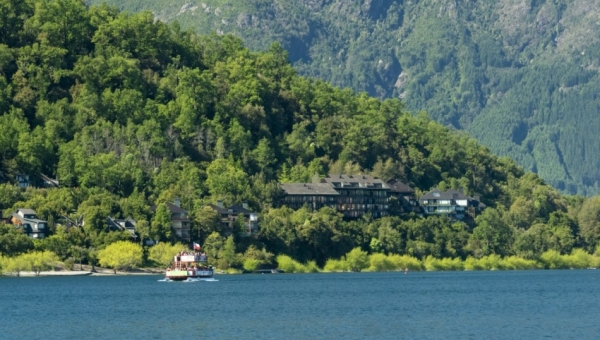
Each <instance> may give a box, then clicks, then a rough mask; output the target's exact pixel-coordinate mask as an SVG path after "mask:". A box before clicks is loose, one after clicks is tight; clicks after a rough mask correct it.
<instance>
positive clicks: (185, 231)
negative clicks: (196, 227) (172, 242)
mask: <svg viewBox="0 0 600 340" xmlns="http://www.w3.org/2000/svg"><path fill="white" fill-rule="evenodd" d="M165 205H166V207H167V210H168V212H167V214H168V215H169V217H168V218H169V219H170V224H171V228H172V230H173V232H174V233H175V234H174V236H176V237H177V239H180V240H183V241H187V242H191V232H190V231H191V227H190V217H189V214H188V211H187V210H185V209H183V208H181V200H180V199H179V198H175V199H174V200H173V203H170V202H166V203H165ZM151 210H152V211H153V212H154V213H155V214H158V213H159V212H160V209H159V207H157V206H152V207H151Z"/></svg>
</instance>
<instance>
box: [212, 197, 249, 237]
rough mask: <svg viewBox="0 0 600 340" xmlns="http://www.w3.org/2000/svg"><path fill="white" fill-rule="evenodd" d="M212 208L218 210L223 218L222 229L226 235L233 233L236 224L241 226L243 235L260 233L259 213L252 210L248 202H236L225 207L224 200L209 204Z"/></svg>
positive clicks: (221, 218)
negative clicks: (239, 203) (240, 203)
mask: <svg viewBox="0 0 600 340" xmlns="http://www.w3.org/2000/svg"><path fill="white" fill-rule="evenodd" d="M208 206H209V207H210V208H211V209H213V210H214V211H216V213H217V214H218V215H219V218H220V220H221V230H222V234H223V235H224V236H228V235H231V234H232V233H233V232H234V231H235V230H236V226H239V227H240V228H241V229H242V230H243V231H241V233H242V235H243V236H250V235H255V234H256V233H258V214H257V213H256V212H254V211H252V210H250V208H249V206H248V203H247V202H243V203H242V205H241V206H240V205H238V204H234V205H231V206H229V207H225V205H224V204H223V201H221V200H219V201H217V204H216V205H214V204H209V205H208Z"/></svg>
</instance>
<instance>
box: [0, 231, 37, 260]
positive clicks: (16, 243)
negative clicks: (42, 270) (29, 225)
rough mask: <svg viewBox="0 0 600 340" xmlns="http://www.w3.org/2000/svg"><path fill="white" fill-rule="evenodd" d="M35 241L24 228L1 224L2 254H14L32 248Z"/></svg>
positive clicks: (0, 242) (0, 240)
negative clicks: (24, 231)
mask: <svg viewBox="0 0 600 340" xmlns="http://www.w3.org/2000/svg"><path fill="white" fill-rule="evenodd" d="M33 247H34V244H33V241H32V240H31V238H29V237H27V235H25V234H23V230H22V229H20V228H17V227H15V226H13V225H10V224H0V254H2V255H5V256H14V255H19V254H21V253H25V252H27V251H29V250H32V249H33Z"/></svg>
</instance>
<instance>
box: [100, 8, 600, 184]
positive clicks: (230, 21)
mask: <svg viewBox="0 0 600 340" xmlns="http://www.w3.org/2000/svg"><path fill="white" fill-rule="evenodd" d="M101 2H107V3H108V4H110V5H115V6H118V7H119V8H121V9H125V10H129V11H141V10H150V11H152V12H153V13H154V15H155V17H156V18H157V19H159V20H163V21H173V20H177V21H178V22H179V23H180V24H181V25H182V26H183V27H186V28H187V27H192V28H194V29H195V30H197V31H198V32H201V33H206V32H209V31H213V30H214V31H216V32H218V33H233V34H235V35H238V36H241V37H242V38H243V39H244V41H245V42H246V44H247V45H248V46H250V47H251V48H254V49H266V48H267V46H268V45H269V44H270V43H271V42H272V41H275V40H276V41H279V42H280V43H281V44H282V45H283V46H284V47H285V48H286V49H287V50H289V51H290V59H291V61H292V63H293V65H294V67H295V68H296V69H297V70H298V71H299V72H300V73H301V74H302V75H307V76H313V77H318V78H322V79H324V80H327V81H330V82H331V83H333V84H334V85H337V86H342V87H352V88H353V89H355V90H356V91H365V92H368V93H369V94H371V95H373V96H377V97H381V98H384V97H400V98H402V99H403V100H404V102H405V104H406V106H407V107H408V108H409V109H411V110H414V111H417V110H426V111H427V112H428V113H429V115H430V116H432V117H433V118H434V119H436V120H437V121H440V122H442V123H443V124H446V125H448V126H453V127H455V128H457V129H463V130H466V131H468V132H469V133H470V134H472V135H473V136H475V137H476V138H477V139H479V140H480V141H481V142H482V143H484V144H485V145H487V146H488V147H490V148H491V149H492V150H493V151H494V152H496V153H497V154H500V155H506V156H509V157H511V158H513V159H515V160H516V161H517V162H518V163H519V164H521V165H522V166H524V167H525V168H526V169H528V170H533V171H535V172H537V173H538V174H539V175H540V176H541V177H542V178H544V179H545V180H546V181H547V182H548V183H550V184H552V185H553V186H555V187H557V188H558V189H560V190H562V191H564V192H566V193H571V194H575V193H577V194H583V195H591V194H597V193H600V183H599V179H600V140H599V139H598V138H597V137H596V134H597V132H596V131H597V130H598V128H599V127H600V115H598V110H599V108H600V96H599V93H600V91H599V90H600V76H599V74H598V70H600V34H598V33H600V27H599V25H600V1H599V0H497V1H490V0H476V1H469V2H467V1H455V0H434V1H402V0H360V1H359V0H304V1H290V0H278V1H266V0H244V1H239V0H228V1H227V0H200V1H196V0H171V1H166V0H152V1H148V0H119V1H116V0H108V1H107V0H98V1H96V0H93V1H91V3H94V4H97V3H101Z"/></svg>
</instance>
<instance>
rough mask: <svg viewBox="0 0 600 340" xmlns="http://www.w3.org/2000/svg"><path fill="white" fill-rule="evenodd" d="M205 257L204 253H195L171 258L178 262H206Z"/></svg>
mask: <svg viewBox="0 0 600 340" xmlns="http://www.w3.org/2000/svg"><path fill="white" fill-rule="evenodd" d="M206 260H207V258H206V255H200V254H195V255H177V256H175V257H174V258H173V262H175V263H179V262H184V263H186V262H206Z"/></svg>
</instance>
